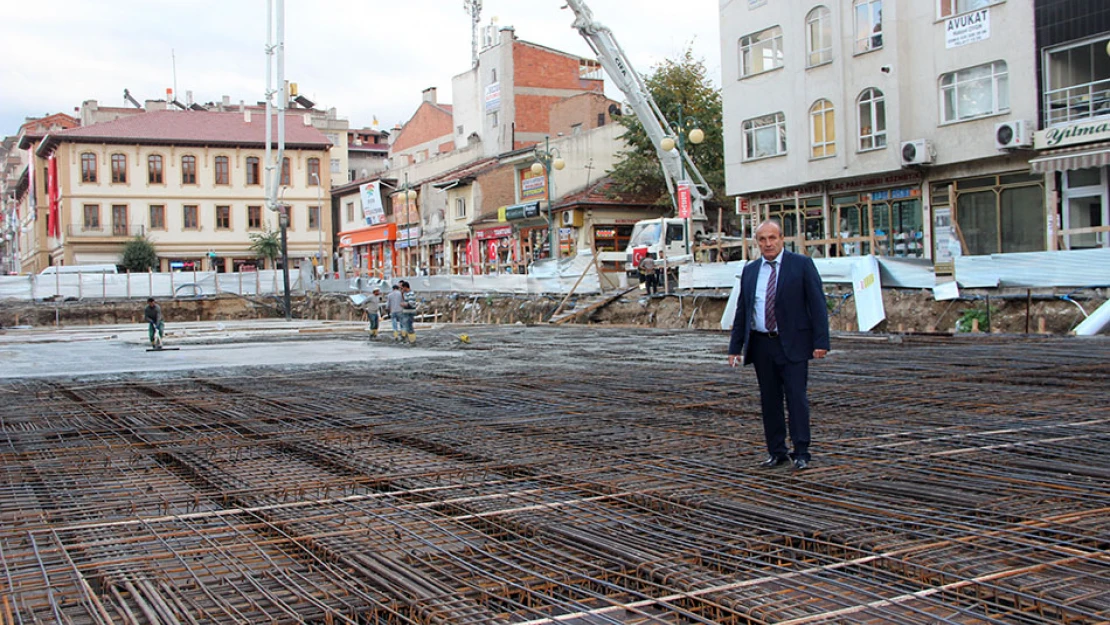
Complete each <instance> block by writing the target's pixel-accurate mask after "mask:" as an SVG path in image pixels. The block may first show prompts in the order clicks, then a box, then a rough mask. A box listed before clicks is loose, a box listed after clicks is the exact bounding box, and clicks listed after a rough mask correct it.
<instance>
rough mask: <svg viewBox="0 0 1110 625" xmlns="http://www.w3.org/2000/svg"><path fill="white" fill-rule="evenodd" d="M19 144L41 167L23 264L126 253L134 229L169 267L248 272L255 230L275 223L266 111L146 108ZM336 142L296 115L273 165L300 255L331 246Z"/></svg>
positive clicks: (107, 260)
mask: <svg viewBox="0 0 1110 625" xmlns="http://www.w3.org/2000/svg"><path fill="white" fill-rule="evenodd" d="M19 147H20V148H21V149H23V150H26V151H27V153H28V154H29V156H30V157H31V158H32V161H31V162H32V163H33V164H32V166H31V167H30V168H29V169H33V171H34V172H36V173H39V172H41V174H40V175H36V176H33V177H32V179H31V180H30V181H29V184H28V187H27V188H28V192H27V193H26V194H25V195H24V197H23V198H22V202H23V205H24V206H25V207H26V208H28V209H29V208H30V206H32V205H33V206H35V207H36V210H37V211H39V212H41V213H43V214H44V215H45V217H43V216H42V215H40V216H39V221H40V225H41V224H45V227H34V228H30V229H29V230H30V231H31V232H33V233H34V234H33V235H32V234H31V233H30V232H29V233H26V234H25V236H24V239H23V241H22V243H23V244H22V245H21V260H22V263H23V270H24V272H25V273H34V272H39V271H41V270H42V269H44V268H45V267H47V266H51V265H87V264H119V262H120V258H121V253H122V251H123V248H124V246H125V245H126V244H127V242H128V241H129V240H131V239H132V238H133V237H136V236H142V237H146V238H147V239H149V240H150V241H151V242H152V243H153V245H154V248H155V250H156V252H157V255H158V259H159V267H158V269H160V270H162V271H174V270H193V269H196V270H214V271H227V272H230V271H249V270H252V269H254V268H257V266H258V264H259V259H258V258H257V255H256V254H255V253H254V252H253V251H252V250H251V245H252V242H253V241H252V238H251V235H252V234H261V233H265V232H266V231H268V230H269V231H273V230H277V229H278V218H277V215H276V214H275V213H274V212H273V211H271V210H268V209H267V208H266V198H265V190H264V181H265V179H266V162H265V115H259V114H252V112H251V111H250V110H245V111H243V112H241V113H217V112H207V111H194V110H186V111H181V110H163V111H154V112H147V113H143V114H141V115H131V116H125V117H121V118H119V119H116V120H114V121H108V122H102V123H98V124H94V125H92V126H87V127H81V128H75V129H72V130H62V131H58V132H49V133H46V134H44V135H42V136H38V135H34V134H24V135H23V136H22V137H21V138H20V144H19ZM330 148H331V141H329V140H328V138H327V137H325V136H324V135H323V133H321V132H320V131H319V130H317V129H316V128H315V127H313V126H312V123H311V119H310V118H309V117H308V116H306V115H303V114H301V115H288V116H287V119H286V139H285V159H284V162H283V164H282V167H281V168H280V169H281V171H280V172H279V171H276V170H275V171H274V172H273V174H274V175H277V176H280V187H281V197H280V201H281V202H282V203H284V204H285V205H287V206H288V207H289V226H288V250H289V258H290V261H291V262H292V263H298V262H300V261H302V260H304V259H314V258H317V257H320V258H322V259H326V258H329V257H330V253H331V237H330V233H331V232H332V230H331V211H330V210H326V207H327V202H328V188H329V186H330V180H331V177H330V167H329V165H328V164H329V162H330V160H329V154H330V152H329V151H330ZM32 198H33V200H32ZM25 229H26V228H25Z"/></svg>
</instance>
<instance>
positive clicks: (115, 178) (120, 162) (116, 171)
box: [112, 154, 127, 183]
mask: <svg viewBox="0 0 1110 625" xmlns="http://www.w3.org/2000/svg"><path fill="white" fill-rule="evenodd" d="M112 182H118V183H126V182H127V155H126V154H113V155H112Z"/></svg>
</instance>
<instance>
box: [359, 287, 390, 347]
mask: <svg viewBox="0 0 1110 625" xmlns="http://www.w3.org/2000/svg"><path fill="white" fill-rule="evenodd" d="M384 301H385V298H383V297H382V290H381V289H380V288H378V287H374V290H373V291H372V292H371V293H370V295H369V296H368V297H367V298H366V300H365V301H363V302H362V308H363V311H364V312H365V314H366V321H367V325H366V331H367V332H369V333H370V339H371V340H374V339H377V338H378V319H379V318H380V317H381V308H382V304H383V303H384Z"/></svg>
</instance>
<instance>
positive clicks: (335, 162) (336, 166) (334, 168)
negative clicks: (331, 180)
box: [331, 158, 343, 174]
mask: <svg viewBox="0 0 1110 625" xmlns="http://www.w3.org/2000/svg"><path fill="white" fill-rule="evenodd" d="M341 171H343V162H342V161H341V160H340V159H338V158H333V159H331V173H333V174H338V173H339V172H341Z"/></svg>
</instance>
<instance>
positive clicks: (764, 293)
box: [728, 221, 829, 470]
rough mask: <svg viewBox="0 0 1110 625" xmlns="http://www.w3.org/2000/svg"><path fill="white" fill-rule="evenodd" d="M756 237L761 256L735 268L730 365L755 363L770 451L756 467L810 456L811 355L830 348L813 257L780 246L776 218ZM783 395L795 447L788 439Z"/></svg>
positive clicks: (801, 463)
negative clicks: (737, 273) (737, 279)
mask: <svg viewBox="0 0 1110 625" xmlns="http://www.w3.org/2000/svg"><path fill="white" fill-rule="evenodd" d="M755 237H756V242H757V243H758V244H759V251H760V254H761V255H762V258H761V259H759V260H757V261H753V262H750V263H748V264H747V265H746V266H745V267H744V271H743V273H742V274H741V275H740V298H739V301H738V302H737V303H736V317H735V319H734V320H733V322H732V339H731V341H730V342H729V347H728V364H729V365H731V366H733V367H735V366H736V365H738V364H751V365H752V366H753V367H754V368H755V376H756V379H757V380H758V381H759V399H760V404H761V405H762V411H763V436H764V438H765V439H766V441H767V453H768V456H767V459H766V460H764V461H763V462H762V463H761V466H764V467H774V466H778V465H780V464H784V463H786V462H787V461H788V460H790V459H791V457H792V458H793V461H794V468H795V469H797V470H801V469H805V468H806V467H808V466H809V462H810V456H809V441H810V436H809V400H808V399H807V398H806V384H807V382H808V380H809V360H810V358H824V357H825V354H827V353H828V351H829V313H828V309H827V308H826V306H825V292H824V290H823V289H822V287H821V276H820V275H819V274H818V273H817V267H816V266H814V264H813V261H812V260H810V258H809V257H808V256H803V255H802V254H795V253H793V252H788V251H786V250H784V249H783V243H784V241H783V237H782V228H781V227H780V226H779V225H778V224H777V223H775V222H773V221H765V222H763V223H762V224H760V225H759V227H758V228H756V230H755ZM784 399H785V401H786V407H787V408H788V409H789V411H790V440H791V442H793V444H794V453H793V454H790V453H789V448H788V447H787V446H786V431H787V425H786V414H785V412H784V411H783V400H784Z"/></svg>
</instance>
